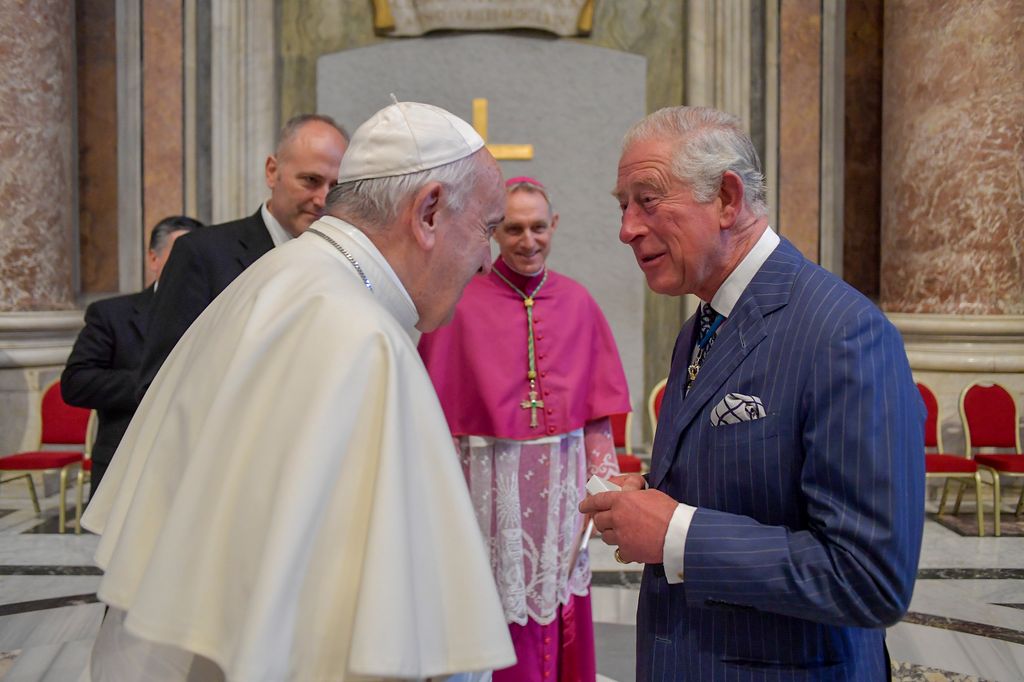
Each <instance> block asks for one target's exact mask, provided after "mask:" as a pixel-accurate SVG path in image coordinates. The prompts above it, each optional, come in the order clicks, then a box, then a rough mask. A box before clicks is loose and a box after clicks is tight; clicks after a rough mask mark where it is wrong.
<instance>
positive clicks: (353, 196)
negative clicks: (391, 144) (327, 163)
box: [324, 152, 480, 228]
mask: <svg viewBox="0 0 1024 682" xmlns="http://www.w3.org/2000/svg"><path fill="white" fill-rule="evenodd" d="M478 153H479V152H476V153H473V154H470V155H469V156H467V157H465V158H462V159H459V160H458V161H452V162H451V163H446V164H445V165H443V166H438V167H437V168H428V169H427V170H424V171H418V172H416V173H406V174H405V175H392V176H389V177H386V178H368V179H366V180H353V181H352V182H345V183H341V184H338V185H335V186H334V187H332V188H331V191H330V192H328V193H327V199H326V201H325V206H324V210H325V211H326V212H327V213H329V214H331V215H337V214H338V213H343V214H345V215H346V216H349V217H351V218H353V219H355V220H358V221H360V222H362V223H364V225H363V226H372V227H378V228H381V227H386V226H387V225H388V224H390V223H392V222H393V221H394V219H395V217H396V216H397V215H398V210H399V208H400V207H401V205H402V202H404V201H405V200H406V199H408V198H409V197H411V196H412V195H413V194H415V193H416V192H418V191H419V190H420V189H422V188H423V186H424V185H426V184H427V183H428V182H439V183H441V185H442V186H444V188H445V190H446V191H447V193H448V201H447V204H446V207H447V208H448V209H449V210H451V211H456V212H458V211H461V210H462V207H463V205H464V204H465V202H466V198H467V197H468V196H469V193H470V191H471V190H472V189H473V187H474V186H475V185H476V179H475V175H476V173H477V171H478V170H479V169H480V167H479V163H478V161H477V156H478ZM365 223H369V225H365Z"/></svg>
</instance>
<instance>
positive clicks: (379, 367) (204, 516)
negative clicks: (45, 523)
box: [85, 221, 515, 681]
mask: <svg viewBox="0 0 1024 682" xmlns="http://www.w3.org/2000/svg"><path fill="white" fill-rule="evenodd" d="M335 223H337V221H334V222H333V223H332V222H330V221H326V222H325V221H321V222H320V223H317V226H318V227H319V229H322V230H323V231H325V232H328V231H330V234H331V236H332V237H333V238H335V239H336V240H337V241H339V242H341V243H343V244H346V245H347V248H349V249H350V250H351V251H352V252H353V253H354V255H356V258H357V260H361V261H362V264H363V267H364V268H366V269H367V270H368V272H369V273H370V275H371V279H374V280H376V281H374V286H375V288H378V291H377V292H376V293H371V292H370V291H368V290H367V289H366V288H365V286H364V285H363V283H362V281H361V280H360V279H359V278H358V277H357V276H356V275H355V271H354V269H353V268H352V266H351V264H350V263H348V262H347V261H346V260H345V259H344V258H343V257H342V256H341V254H340V253H338V252H337V251H335V250H334V249H333V247H331V246H330V245H328V244H327V243H326V242H325V241H324V240H322V239H319V238H318V237H317V236H315V235H312V234H306V235H304V236H303V237H300V238H298V239H296V240H294V241H293V242H291V243H289V244H286V245H284V246H282V247H278V248H277V249H274V250H273V251H271V252H270V253H269V254H267V255H266V256H264V257H263V258H262V259H260V260H259V261H258V262H257V263H256V264H254V265H253V266H252V267H250V268H249V269H248V270H247V271H246V272H245V273H243V275H242V276H240V277H239V278H238V279H237V280H236V281H235V282H234V283H233V284H232V285H231V286H230V287H228V288H227V289H226V290H225V291H224V293H223V294H222V295H221V296H219V297H218V298H217V299H216V300H215V301H214V302H213V304H212V305H211V306H210V307H209V308H208V309H207V310H206V311H205V312H204V313H203V315H201V316H200V317H199V319H198V320H197V321H196V322H195V324H193V325H192V327H191V328H190V329H189V331H188V332H187V333H186V334H185V336H184V337H183V338H182V340H181V342H180V343H179V344H178V345H177V346H176V347H175V349H174V351H173V352H172V353H171V355H170V356H169V357H168V359H167V362H166V363H165V365H164V367H163V368H162V370H161V371H160V373H159V374H158V375H157V377H156V380H155V381H154V383H153V385H152V386H151V388H150V390H149V392H148V393H147V395H146V397H145V399H144V400H143V402H142V405H141V406H140V408H139V410H138V412H137V414H136V416H135V419H134V420H133V421H132V423H131V426H130V427H129V429H128V431H127V433H126V434H125V437H124V439H123V441H122V443H121V446H120V447H119V449H118V451H117V454H116V455H115V457H114V459H113V462H112V464H111V466H110V468H109V470H108V472H107V474H106V477H105V478H104V481H103V485H102V486H101V487H100V489H99V491H98V494H97V496H96V497H95V499H94V500H93V501H92V503H91V504H90V506H89V510H88V512H87V513H86V516H85V525H86V526H87V527H88V528H89V529H90V530H94V531H96V532H99V533H101V534H102V538H101V540H100V544H99V548H98V550H97V555H96V560H97V563H98V564H99V565H100V566H101V567H103V568H104V570H105V571H106V574H105V576H104V578H103V581H102V584H101V586H100V589H99V596H100V598H101V599H102V600H103V601H104V602H107V603H108V604H111V605H112V606H115V607H117V608H119V609H122V610H124V611H126V612H127V617H126V620H125V626H126V627H127V628H128V630H129V631H130V632H132V633H133V634H135V635H137V636H140V637H143V638H145V639H149V640H152V641H157V642H160V643H164V644H169V645H172V646H176V647H179V648H182V649H186V650H188V651H191V652H194V653H198V654H201V655H203V656H206V657H207V658H210V659H212V660H213V661H215V662H216V663H218V664H219V665H220V666H221V667H222V669H223V670H224V671H225V672H226V673H227V676H228V679H230V680H246V681H249V680H285V679H292V680H314V679H344V678H345V676H347V675H349V674H356V675H367V676H376V677H409V678H419V677H426V676H432V675H441V674H445V673H452V672H457V671H465V670H478V669H487V668H501V667H504V666H507V665H510V664H511V663H512V662H514V660H515V656H514V653H513V650H512V646H511V642H510V640H509V637H508V632H507V628H506V625H505V622H504V617H503V614H502V609H501V606H500V603H499V601H498V596H497V592H496V590H495V587H494V583H493V579H492V577H491V571H490V566H489V563H488V561H487V557H486V554H485V549H484V546H483V542H482V539H481V537H480V533H479V529H478V528H477V526H476V521H475V519H474V515H473V510H472V507H471V504H470V500H469V496H468V493H467V491H466V486H465V482H464V480H463V477H462V473H461V471H460V469H459V465H458V461H457V459H456V456H455V453H454V450H453V446H452V441H451V437H450V434H449V432H448V429H447V426H446V424H445V420H444V416H443V414H442V412H441V408H440V406H439V404H438V401H437V398H436V396H435V394H434V392H433V389H432V387H431V384H430V380H429V378H428V377H427V374H426V372H425V371H424V369H423V366H422V364H421V362H420V360H419V356H418V354H417V352H416V348H415V346H414V344H413V342H412V341H411V339H410V337H409V335H408V330H407V329H405V328H403V325H402V324H400V323H399V321H398V319H396V317H395V314H394V313H395V311H394V305H393V302H394V300H395V299H396V297H395V296H394V291H391V292H390V293H391V294H392V295H391V296H390V297H389V296H387V295H382V294H387V293H388V291H387V288H388V287H391V288H392V289H394V288H397V284H396V283H394V282H392V281H389V278H388V277H385V276H384V275H383V274H382V271H381V270H380V268H379V267H377V265H379V264H380V262H381V261H380V260H379V259H380V255H379V253H377V252H375V251H374V250H373V249H372V247H371V248H370V250H365V249H363V248H362V247H363V246H365V244H361V243H360V242H358V240H356V241H353V240H351V239H347V238H346V234H345V233H344V232H343V231H342V230H339V229H337V226H336V225H335ZM339 224H340V223H339ZM367 243H368V242H367ZM383 267H384V268H386V265H384V266H383ZM401 295H402V296H404V292H401ZM406 300H407V297H406ZM382 301H383V304H382Z"/></svg>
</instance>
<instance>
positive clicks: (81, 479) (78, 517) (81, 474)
mask: <svg viewBox="0 0 1024 682" xmlns="http://www.w3.org/2000/svg"><path fill="white" fill-rule="evenodd" d="M76 482H77V484H78V498H77V499H76V500H75V535H81V534H82V487H83V486H84V485H85V469H83V468H82V467H78V480H77V481H76Z"/></svg>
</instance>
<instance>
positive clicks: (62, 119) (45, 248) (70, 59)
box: [0, 0, 76, 312]
mask: <svg viewBox="0 0 1024 682" xmlns="http://www.w3.org/2000/svg"><path fill="white" fill-rule="evenodd" d="M74 31H75V6H74V3H69V2H66V1H65V0H39V1H38V2H31V3H23V2H22V3H12V2H5V3H2V4H0V45H2V46H3V49H2V50H0V205H2V206H3V207H4V210H3V215H2V217H0V312H4V311H30V310H62V309H69V308H71V307H73V305H74V284H73V282H74V281H75V278H76V272H75V265H74V263H75V258H74V255H75V251H76V248H75V241H76V239H75V216H74V210H75V209H74V206H75V187H74V183H73V178H74V176H75V152H74V147H73V144H74V142H73V140H74V120H73V118H72V116H73V114H74V109H75V73H74V59H75V55H74Z"/></svg>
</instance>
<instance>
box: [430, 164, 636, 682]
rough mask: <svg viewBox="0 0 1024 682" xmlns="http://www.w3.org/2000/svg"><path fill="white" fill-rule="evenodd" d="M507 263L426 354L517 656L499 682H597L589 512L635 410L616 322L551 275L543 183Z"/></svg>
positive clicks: (522, 200) (510, 229) (501, 232)
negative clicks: (586, 545)
mask: <svg viewBox="0 0 1024 682" xmlns="http://www.w3.org/2000/svg"><path fill="white" fill-rule="evenodd" d="M506 188H507V194H508V196H507V203H506V209H505V221H504V222H503V223H502V225H501V226H500V227H499V228H498V230H497V231H496V232H495V239H496V240H497V241H498V244H499V247H500V249H501V255H500V256H499V258H498V259H497V260H496V261H495V262H494V265H493V268H492V270H491V273H490V274H488V275H486V276H479V277H475V278H474V279H473V281H472V282H470V284H469V286H468V287H467V288H466V291H465V293H464V295H463V297H462V300H461V301H460V302H459V304H458V306H457V308H456V312H455V316H454V319H453V320H452V322H451V324H449V325H448V326H446V327H442V328H440V329H438V330H437V331H435V332H432V333H430V334H425V335H424V336H423V337H422V339H421V340H420V344H419V350H420V355H422V357H423V361H424V363H425V364H426V367H427V370H428V372H429V373H430V378H431V380H432V381H433V383H434V387H435V388H436V389H437V393H438V396H439V397H440V399H441V406H442V408H443V409H444V413H445V417H446V418H447V420H448V425H449V427H450V428H451V431H452V435H453V437H454V438H455V440H456V444H457V448H458V452H459V456H460V458H461V462H462V467H463V472H464V474H465V475H466V479H467V482H468V484H469V490H470V497H471V498H472V500H473V507H474V510H475V512H476V517H477V521H478V522H479V524H480V529H481V531H482V533H483V535H484V537H485V538H486V540H487V542H488V545H489V548H490V558H491V567H492V569H493V571H494V577H495V581H496V582H497V585H498V592H499V595H500V597H501V601H502V606H503V607H504V610H505V619H506V621H507V622H508V623H509V628H510V631H511V634H512V641H513V644H514V645H515V649H516V657H517V659H518V662H517V664H516V665H515V666H514V667H512V668H507V669H504V670H498V671H496V672H495V674H494V680H495V682H505V681H508V682H511V681H513V680H515V681H516V682H523V681H526V682H529V681H531V680H538V681H540V680H553V679H561V680H565V681H566V682H575V681H576V680H594V679H595V675H596V670H595V662H594V630H593V623H592V621H591V615H590V614H591V610H590V596H589V587H590V564H589V560H588V558H587V553H586V551H585V550H584V551H582V552H580V551H579V546H580V540H581V538H582V532H583V531H582V526H583V522H584V521H585V519H584V517H583V516H581V515H580V514H579V512H578V511H577V505H578V504H579V501H580V500H581V499H582V498H583V496H584V495H585V494H586V493H585V488H584V486H585V484H586V481H587V479H588V478H589V477H590V476H591V475H592V474H597V475H598V476H600V477H602V478H607V477H608V476H611V475H614V474H617V473H618V464H617V461H616V458H615V446H614V442H613V440H612V435H611V425H610V421H609V415H612V414H619V413H623V412H628V411H629V410H630V403H629V392H628V388H627V386H626V378H625V374H624V373H623V370H622V363H621V361H620V360H619V355H618V351H617V349H616V346H615V340H614V339H613V337H612V333H611V330H610V329H609V327H608V323H607V322H606V321H605V318H604V315H603V314H602V313H601V310H600V309H599V308H598V306H597V303H596V302H595V301H594V299H593V298H591V296H590V294H589V293H587V291H586V289H584V288H583V287H582V286H581V285H580V284H579V283H577V282H575V281H574V280H572V279H570V278H568V277H565V276H563V275H560V274H558V273H556V272H552V271H551V270H550V269H548V268H547V267H546V266H545V261H546V259H547V255H548V252H549V250H550V246H551V237H552V234H553V233H554V231H555V229H556V227H557V224H558V216H557V214H553V212H552V210H551V206H550V202H549V199H548V196H547V191H546V190H545V189H544V187H543V186H542V185H541V184H540V183H539V182H537V181H536V180H533V179H531V178H513V179H511V180H509V181H508V182H507V183H506Z"/></svg>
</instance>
